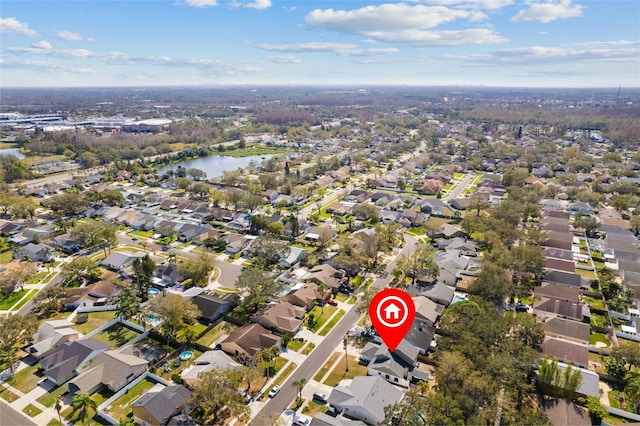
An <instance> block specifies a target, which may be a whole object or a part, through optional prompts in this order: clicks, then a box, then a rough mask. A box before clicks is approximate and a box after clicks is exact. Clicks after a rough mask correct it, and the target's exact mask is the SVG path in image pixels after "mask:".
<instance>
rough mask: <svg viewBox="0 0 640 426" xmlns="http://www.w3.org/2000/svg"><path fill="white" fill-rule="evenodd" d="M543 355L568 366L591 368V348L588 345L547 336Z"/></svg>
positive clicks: (543, 344)
mask: <svg viewBox="0 0 640 426" xmlns="http://www.w3.org/2000/svg"><path fill="white" fill-rule="evenodd" d="M542 353H543V354H544V355H546V356H548V357H550V358H552V359H557V360H559V361H562V362H564V363H567V364H571V365H574V366H578V367H582V368H588V367H589V347H588V346H587V345H583V344H580V343H575V342H571V341H567V340H563V339H561V338H560V339H558V338H555V337H549V336H546V337H545V339H544V342H542Z"/></svg>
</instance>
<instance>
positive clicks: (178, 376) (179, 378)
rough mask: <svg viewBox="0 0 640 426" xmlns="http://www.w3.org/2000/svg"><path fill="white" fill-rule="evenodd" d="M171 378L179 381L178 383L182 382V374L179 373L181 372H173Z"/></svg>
mask: <svg viewBox="0 0 640 426" xmlns="http://www.w3.org/2000/svg"><path fill="white" fill-rule="evenodd" d="M171 380H173V381H174V383H177V384H179V385H181V384H182V377H180V375H179V374H175V373H174V374H172V375H171Z"/></svg>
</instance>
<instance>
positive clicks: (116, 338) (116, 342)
mask: <svg viewBox="0 0 640 426" xmlns="http://www.w3.org/2000/svg"><path fill="white" fill-rule="evenodd" d="M138 335H140V333H139V332H138V331H136V330H134V329H132V328H129V327H127V326H126V325H124V324H122V323H115V324H114V325H112V326H111V327H109V328H108V329H106V330H104V331H103V332H102V333H98V334H96V335H95V336H93V338H94V339H97V340H100V341H101V342H104V343H106V344H107V345H109V346H111V347H112V348H114V349H115V348H119V347H120V346H123V345H124V344H126V343H127V342H129V341H131V340H132V339H134V338H135V337H137V336H138Z"/></svg>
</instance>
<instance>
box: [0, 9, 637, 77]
mask: <svg viewBox="0 0 640 426" xmlns="http://www.w3.org/2000/svg"><path fill="white" fill-rule="evenodd" d="M0 37H1V39H0V40H1V42H0V87H29V86H33V87H36V86H57V87H65V86H156V85H208V86H211V85H236V84H249V85H261V84H269V85H283V84H286V85H300V84H314V85H334V84H338V85H362V86H365V85H372V84H394V85H425V86H430V85H486V86H520V87H617V86H618V85H623V86H627V87H631V86H634V87H638V86H640V1H638V0H415V1H404V2H392V1H387V2H384V1H383V2H380V1H373V0H338V1H315V0H299V1H280V0H231V1H229V0H168V1H165V0H138V1H133V0H121V1H111V0H76V1H62V0H46V1H34V0H2V8H1V9H0Z"/></svg>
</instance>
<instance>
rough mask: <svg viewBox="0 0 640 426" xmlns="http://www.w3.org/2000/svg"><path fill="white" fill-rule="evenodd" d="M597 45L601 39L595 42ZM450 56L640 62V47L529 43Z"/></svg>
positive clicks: (481, 60)
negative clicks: (593, 46)
mask: <svg viewBox="0 0 640 426" xmlns="http://www.w3.org/2000/svg"><path fill="white" fill-rule="evenodd" d="M593 44H597V42H595V43H593ZM445 57H446V58H448V59H453V60H458V61H464V62H470V63H474V64H486V65H498V66H501V65H522V64H536V65H537V64H543V63H547V64H548V63H568V64H569V63H577V62H605V63H607V62H638V63H640V59H639V58H640V48H619V49H617V48H593V49H585V48H584V47H583V46H579V45H577V44H573V45H571V46H564V47H563V46H528V47H519V48H512V49H502V50H497V51H494V52H491V53H489V54H486V55H466V56H456V55H447V56H445Z"/></svg>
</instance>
